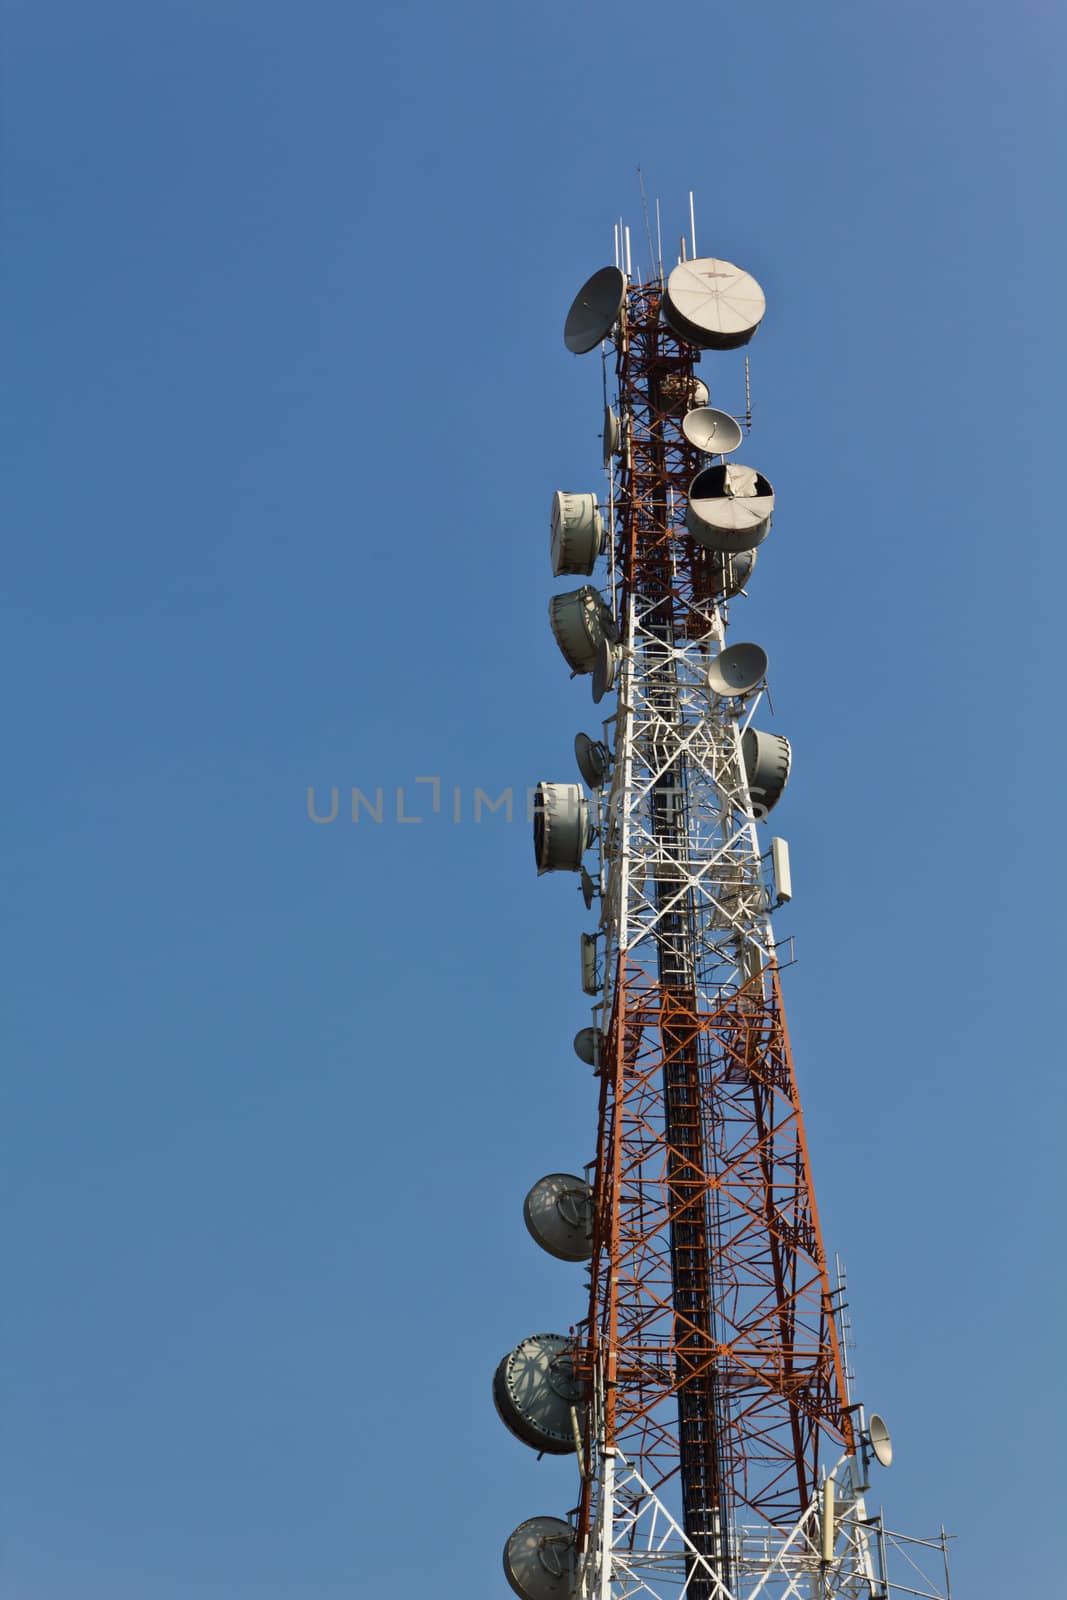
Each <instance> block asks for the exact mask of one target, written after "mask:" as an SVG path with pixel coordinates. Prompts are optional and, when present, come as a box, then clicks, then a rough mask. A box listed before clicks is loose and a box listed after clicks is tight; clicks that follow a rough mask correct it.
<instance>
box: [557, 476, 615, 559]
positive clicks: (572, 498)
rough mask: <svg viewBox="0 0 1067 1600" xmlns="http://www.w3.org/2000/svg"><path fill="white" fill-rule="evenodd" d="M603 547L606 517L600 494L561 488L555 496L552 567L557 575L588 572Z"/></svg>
mask: <svg viewBox="0 0 1067 1600" xmlns="http://www.w3.org/2000/svg"><path fill="white" fill-rule="evenodd" d="M603 547H604V519H603V517H602V516H601V515H600V509H599V507H598V506H597V503H596V495H595V494H568V492H567V491H566V490H565V489H557V490H556V492H555V494H554V495H553V496H552V571H553V572H554V573H555V575H556V577H557V578H563V577H566V576H567V575H568V574H570V573H584V574H585V575H586V576H588V574H589V573H590V572H592V570H593V568H594V567H595V566H596V558H597V556H598V555H599V554H600V552H601V550H602V549H603Z"/></svg>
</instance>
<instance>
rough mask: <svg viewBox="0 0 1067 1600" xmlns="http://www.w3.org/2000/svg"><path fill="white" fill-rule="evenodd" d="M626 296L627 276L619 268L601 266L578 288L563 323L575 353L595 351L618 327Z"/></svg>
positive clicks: (584, 353) (570, 347)
mask: <svg viewBox="0 0 1067 1600" xmlns="http://www.w3.org/2000/svg"><path fill="white" fill-rule="evenodd" d="M625 298H626V279H625V278H624V277H623V275H622V273H621V272H620V271H619V269H618V267H601V269H600V271H599V272H594V273H593V276H592V277H591V278H590V279H589V280H588V282H586V283H583V284H582V287H581V288H580V289H579V290H578V293H577V294H576V295H575V297H574V300H573V302H572V304H571V308H570V310H569V311H568V312H567V320H566V322H565V323H564V325H563V343H564V344H565V345H566V346H567V349H568V350H570V351H572V352H573V354H574V355H576V356H584V355H586V354H588V352H589V351H590V350H595V349H596V347H597V345H598V344H599V343H600V341H601V339H606V338H607V336H608V334H609V333H610V332H611V330H612V328H613V327H614V326H615V319H616V318H617V317H618V315H619V312H620V311H621V310H622V302H623V300H624V299H625Z"/></svg>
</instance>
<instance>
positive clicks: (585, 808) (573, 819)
mask: <svg viewBox="0 0 1067 1600" xmlns="http://www.w3.org/2000/svg"><path fill="white" fill-rule="evenodd" d="M533 834H534V854H535V856H536V857H537V871H538V873H539V874H540V873H543V872H577V871H579V869H580V868H581V865H582V856H583V855H584V854H585V851H586V850H587V849H588V847H589V841H590V837H591V833H590V826H589V801H588V800H587V799H586V797H585V795H584V794H583V793H582V786H581V784H580V783H539V784H538V785H537V788H536V790H535V791H534V817H533Z"/></svg>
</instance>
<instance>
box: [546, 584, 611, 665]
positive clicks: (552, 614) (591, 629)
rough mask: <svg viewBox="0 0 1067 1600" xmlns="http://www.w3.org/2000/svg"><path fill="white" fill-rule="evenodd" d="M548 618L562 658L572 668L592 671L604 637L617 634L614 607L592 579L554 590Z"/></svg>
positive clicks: (549, 603)
mask: <svg viewBox="0 0 1067 1600" xmlns="http://www.w3.org/2000/svg"><path fill="white" fill-rule="evenodd" d="M548 620H549V622H550V623H551V624H552V633H553V635H554V637H555V640H556V643H557V644H558V645H559V648H560V651H561V653H562V655H563V659H564V660H565V661H566V663H567V665H568V666H569V667H570V668H571V670H572V671H573V672H592V670H593V668H594V667H595V666H596V659H597V647H598V646H599V644H600V642H601V640H602V639H604V638H608V639H614V638H615V637H616V628H615V619H614V617H613V616H612V614H611V608H610V606H609V605H608V603H607V601H606V600H605V599H604V597H603V595H602V594H601V593H600V591H599V590H598V589H594V588H593V585H592V584H591V583H586V584H583V585H582V587H581V588H580V589H568V590H567V592H566V593H565V594H554V595H553V596H552V598H551V600H550V601H549V602H548Z"/></svg>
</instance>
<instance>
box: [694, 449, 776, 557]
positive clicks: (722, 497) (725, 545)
mask: <svg viewBox="0 0 1067 1600" xmlns="http://www.w3.org/2000/svg"><path fill="white" fill-rule="evenodd" d="M773 510H774V490H773V489H772V488H771V486H770V484H769V483H768V482H767V480H766V478H765V477H764V476H763V474H762V473H761V472H757V471H756V470H755V468H754V467H743V466H741V465H740V463H739V462H736V461H724V462H721V463H719V464H718V465H716V466H713V467H705V468H704V470H703V471H702V472H698V473H697V475H696V477H695V478H694V479H693V481H692V483H691V484H690V485H689V503H688V505H687V506H686V512H685V525H686V527H687V528H688V529H689V532H690V533H691V534H692V535H693V538H694V539H695V540H696V541H697V543H698V544H703V545H707V547H708V549H709V550H726V551H729V552H730V553H731V554H732V553H733V552H734V551H737V550H754V549H755V548H756V546H757V545H758V544H760V543H762V541H763V540H764V539H765V538H766V537H767V534H768V533H769V532H770V527H771V513H772V511H773Z"/></svg>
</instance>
